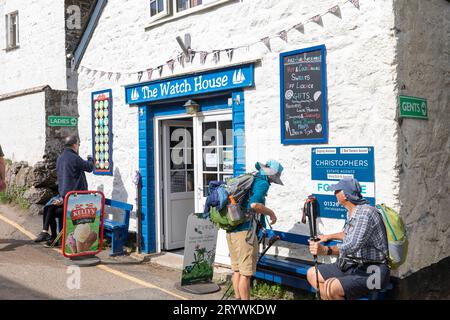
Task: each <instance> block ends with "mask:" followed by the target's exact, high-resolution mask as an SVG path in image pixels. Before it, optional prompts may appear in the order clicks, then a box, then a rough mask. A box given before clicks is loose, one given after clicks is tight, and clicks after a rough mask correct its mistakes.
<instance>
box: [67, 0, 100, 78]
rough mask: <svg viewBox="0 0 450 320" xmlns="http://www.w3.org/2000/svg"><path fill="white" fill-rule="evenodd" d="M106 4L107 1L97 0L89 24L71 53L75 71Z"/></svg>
mask: <svg viewBox="0 0 450 320" xmlns="http://www.w3.org/2000/svg"><path fill="white" fill-rule="evenodd" d="M107 3H108V0H97V3H96V5H95V8H94V11H93V12H92V15H91V17H90V19H89V23H88V25H87V27H86V30H84V33H83V35H82V37H81V40H80V43H79V44H78V46H77V48H76V49H75V52H74V53H73V59H74V62H75V69H76V68H78V66H79V65H80V63H81V59H83V56H84V53H85V52H86V49H87V47H88V45H89V42H90V41H91V38H92V35H93V34H94V31H95V28H96V26H97V24H98V21H99V20H100V17H101V15H102V12H103V9H104V8H105V6H106V4H107Z"/></svg>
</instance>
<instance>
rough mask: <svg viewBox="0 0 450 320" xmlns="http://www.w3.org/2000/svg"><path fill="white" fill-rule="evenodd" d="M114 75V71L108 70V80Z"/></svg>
mask: <svg viewBox="0 0 450 320" xmlns="http://www.w3.org/2000/svg"><path fill="white" fill-rule="evenodd" d="M112 76H113V73H112V72H108V80H111V78H112Z"/></svg>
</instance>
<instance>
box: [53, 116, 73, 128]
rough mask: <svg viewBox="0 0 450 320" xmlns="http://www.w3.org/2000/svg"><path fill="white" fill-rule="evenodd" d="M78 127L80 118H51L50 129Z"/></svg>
mask: <svg viewBox="0 0 450 320" xmlns="http://www.w3.org/2000/svg"><path fill="white" fill-rule="evenodd" d="M77 125H78V118H76V117H59V116H49V117H48V126H49V127H76V126H77Z"/></svg>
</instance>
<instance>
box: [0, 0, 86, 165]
mask: <svg viewBox="0 0 450 320" xmlns="http://www.w3.org/2000/svg"><path fill="white" fill-rule="evenodd" d="M93 2H94V1H93V0H65V1H62V0H60V1H50V0H39V1H21V0H1V1H0V20H1V23H0V48H1V50H0V112H1V117H0V136H1V137H2V138H1V141H0V143H1V145H2V148H3V150H4V152H5V155H6V157H7V158H9V159H10V160H12V161H14V162H19V161H27V162H28V163H29V165H31V166H33V165H34V164H35V163H36V162H38V161H42V160H43V157H44V155H46V156H47V157H48V158H50V159H52V158H54V157H55V155H56V154H57V152H59V150H58V148H60V145H61V138H62V137H63V136H64V135H66V134H68V133H70V132H75V131H76V127H75V128H50V127H48V126H47V119H48V117H49V116H74V117H77V94H76V91H77V87H76V86H77V79H76V73H74V72H72V70H71V69H70V64H69V63H68V62H70V59H69V60H68V59H67V57H66V55H67V53H69V52H72V51H73V50H74V48H75V46H76V45H77V43H78V42H79V39H80V36H81V34H82V33H83V29H84V25H85V23H86V21H87V20H88V19H89V13H90V10H91V6H92V4H93ZM74 5H75V9H74V7H73V6H74Z"/></svg>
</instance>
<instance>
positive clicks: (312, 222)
mask: <svg viewBox="0 0 450 320" xmlns="http://www.w3.org/2000/svg"><path fill="white" fill-rule="evenodd" d="M317 216H318V204H317V199H316V198H315V197H314V196H308V199H306V201H305V205H304V206H303V218H302V222H303V223H306V217H308V223H309V234H310V238H309V239H310V240H311V241H314V242H317V241H319V238H317V225H316V219H317ZM313 258H314V268H315V270H316V285H317V290H316V299H317V300H320V285H319V268H318V266H319V263H318V261H317V255H313Z"/></svg>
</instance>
